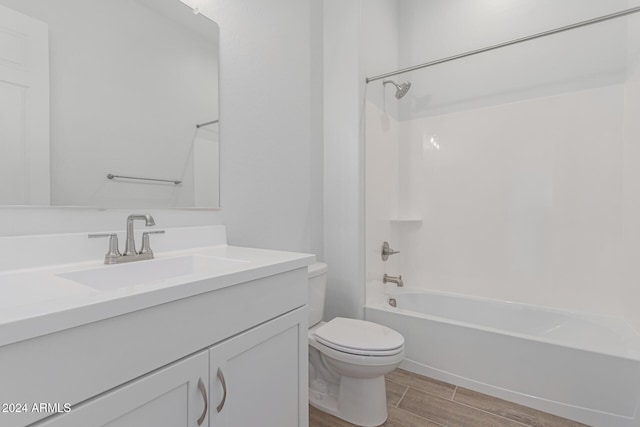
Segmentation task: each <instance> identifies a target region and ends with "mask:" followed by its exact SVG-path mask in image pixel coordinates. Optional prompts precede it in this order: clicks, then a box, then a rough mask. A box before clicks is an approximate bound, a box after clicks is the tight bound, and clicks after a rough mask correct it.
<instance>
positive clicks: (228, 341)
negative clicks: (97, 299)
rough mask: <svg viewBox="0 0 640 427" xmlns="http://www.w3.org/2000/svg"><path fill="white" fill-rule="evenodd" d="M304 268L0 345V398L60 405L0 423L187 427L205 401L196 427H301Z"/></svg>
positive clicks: (208, 286)
mask: <svg viewBox="0 0 640 427" xmlns="http://www.w3.org/2000/svg"><path fill="white" fill-rule="evenodd" d="M307 264H308V258H301V257H299V258H298V259H297V260H296V261H295V263H293V262H291V263H289V264H288V265H285V266H282V265H281V266H279V267H278V266H276V267H272V266H267V267H265V268H262V269H255V270H248V269H247V270H245V271H244V272H243V273H242V274H239V275H237V276H230V277H231V278H229V279H225V280H228V281H229V282H232V283H225V284H224V286H220V285H218V284H217V283H219V281H220V280H222V279H220V278H212V279H210V280H212V282H209V281H208V280H209V279H207V280H201V281H197V282H193V283H187V284H185V285H181V286H185V287H187V288H189V287H190V288H189V289H190V290H189V293H190V294H187V295H186V296H184V297H176V298H173V297H172V299H171V300H170V301H166V302H162V303H156V304H154V305H150V306H148V307H146V308H144V309H137V310H128V311H125V312H123V313H121V314H118V315H113V313H110V315H109V316H108V317H105V318H103V319H100V320H96V321H93V322H89V323H85V324H81V325H77V326H74V327H68V328H65V329H61V330H59V331H57V332H55V333H49V334H46V335H41V336H36V337H33V338H28V339H24V340H21V341H16V342H14V343H11V344H7V345H3V346H0V378H1V379H2V382H1V383H0V402H26V403H29V404H32V403H34V402H45V403H59V404H60V405H64V404H67V403H68V404H70V405H71V412H68V413H59V414H55V413H54V414H51V413H37V412H28V413H21V414H15V413H13V414H0V425H1V426H3V427H22V426H27V425H33V426H38V427H43V426H46V427H75V426H78V427H80V426H82V427H87V426H110V427H115V426H118V427H120V426H136V427H140V426H142V427H146V426H153V427H164V426H167V427H182V426H184V427H191V426H193V427H198V419H199V418H200V416H201V415H202V414H203V413H205V401H206V403H207V406H208V407H207V408H206V409H207V411H206V415H205V418H204V419H202V424H201V426H211V427H224V426H229V427H231V426H233V427H241V426H253V425H259V426H261V427H295V426H298V427H307V426H308V420H307V417H308V412H307V381H308V372H307V369H308V368H307V363H308V360H307V357H308V356H307V351H308V350H307V341H306V339H307V322H308V320H307V308H306V304H307V289H308V287H307V268H306V265H307ZM216 280H217V281H218V282H215V281H216ZM233 281H235V282H233ZM169 291H170V292H172V293H173V292H178V291H177V290H176V289H173V288H172V289H170V290H169ZM177 295H178V294H177ZM142 297H144V298H147V296H146V295H143V296H138V298H142ZM126 298H136V297H135V296H134V297H126ZM149 298H151V297H149ZM125 302H127V304H126V305H125V304H120V303H119V305H118V307H121V306H122V307H124V306H132V305H133V304H134V303H135V300H134V299H131V300H128V299H125ZM101 307H102V306H100V305H96V306H87V307H82V308H80V310H81V311H80V312H77V313H79V314H80V315H82V314H83V313H85V314H86V312H83V311H82V310H93V311H92V312H91V313H90V314H91V315H93V314H94V312H100V310H101ZM68 315H69V313H67V312H63V313H61V314H60V315H56V316H53V317H50V318H49V322H58V323H60V324H63V323H64V322H67V321H68V319H69V318H68V317H67V316H68ZM74 316H78V314H75V315H74ZM75 319H76V317H73V318H72V320H74V321H75ZM27 326H29V325H28V324H25V326H24V327H25V328H26V327H27ZM37 326H38V327H39V325H37ZM218 372H220V374H218ZM221 378H224V383H225V384H224V385H225V386H226V398H225V391H224V389H225V388H224V387H223V383H222V380H221ZM205 395H206V397H205ZM205 399H206V400H205ZM223 400H224V405H222V406H220V411H218V410H217V407H218V406H219V405H220V402H222V401H223Z"/></svg>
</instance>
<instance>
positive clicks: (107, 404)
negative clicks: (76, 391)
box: [37, 350, 209, 427]
mask: <svg viewBox="0 0 640 427" xmlns="http://www.w3.org/2000/svg"><path fill="white" fill-rule="evenodd" d="M208 376H209V354H208V351H206V350H204V351H201V352H200V353H197V354H195V355H193V356H190V357H188V358H186V359H184V360H181V361H179V362H176V363H173V364H171V365H169V366H167V367H166V368H162V369H160V370H158V371H155V372H152V373H150V374H148V375H145V376H144V377H142V378H140V379H139V380H135V381H133V382H131V383H128V384H126V385H123V386H121V387H118V388H117V389H115V390H113V391H110V392H107V393H105V394H104V395H101V396H98V397H96V398H94V399H92V400H89V401H87V402H85V403H83V404H80V405H78V406H75V407H73V408H72V409H71V412H68V413H66V414H62V415H59V416H55V417H53V418H50V419H49V420H44V421H43V422H41V423H38V424H37V425H38V426H46V427H87V426H108V427H131V426H136V427H178V426H179V427H182V426H185V427H191V426H193V427H197V426H199V425H202V426H208V419H207V418H208V414H207V413H205V410H206V407H205V406H206V402H207V401H206V399H207V397H206V394H207V388H208V384H207V382H208V381H207V378H208ZM199 384H202V385H199ZM203 414H204V417H203V418H202V420H201V423H198V419H199V418H200V417H201V416H203Z"/></svg>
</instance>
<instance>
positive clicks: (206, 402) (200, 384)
mask: <svg viewBox="0 0 640 427" xmlns="http://www.w3.org/2000/svg"><path fill="white" fill-rule="evenodd" d="M198 390H200V394H202V399H203V400H204V411H202V415H200V418H198V425H199V426H201V425H202V423H203V422H204V419H205V417H206V416H207V411H208V410H209V398H208V397H207V389H206V388H205V387H204V383H203V382H202V378H200V379H198Z"/></svg>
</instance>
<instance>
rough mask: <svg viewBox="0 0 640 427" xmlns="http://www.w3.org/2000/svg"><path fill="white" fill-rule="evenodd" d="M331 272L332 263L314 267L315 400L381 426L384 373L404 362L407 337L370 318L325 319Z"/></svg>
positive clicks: (359, 420) (311, 345) (312, 361)
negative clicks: (326, 294) (328, 274)
mask: <svg viewBox="0 0 640 427" xmlns="http://www.w3.org/2000/svg"><path fill="white" fill-rule="evenodd" d="M326 271H327V266H326V264H321V263H316V264H314V265H312V266H310V267H309V291H310V292H309V295H310V298H309V307H310V310H309V313H310V317H309V325H310V326H311V327H310V328H309V403H310V404H311V405H312V406H314V407H316V408H318V409H319V410H321V411H324V412H327V413H329V414H332V415H334V416H336V417H338V418H341V419H343V420H345V421H348V422H350V423H352V424H356V425H359V426H365V427H369V426H371V427H373V426H379V425H381V424H383V423H384V422H385V421H386V419H387V402H386V391H385V381H384V375H385V374H387V373H389V372H391V371H392V370H394V369H395V368H396V367H398V365H399V364H400V362H402V360H403V358H404V338H403V337H402V335H400V334H399V333H398V332H396V331H394V330H392V329H390V328H387V327H386V326H382V325H378V324H376V323H373V322H368V321H365V320H357V319H346V318H342V317H336V318H334V319H332V320H331V321H329V322H321V321H320V318H321V315H322V311H323V310H322V308H323V306H324V287H325V284H326ZM320 301H321V302H322V305H321V306H320V307H321V308H320V309H318V304H319V303H320Z"/></svg>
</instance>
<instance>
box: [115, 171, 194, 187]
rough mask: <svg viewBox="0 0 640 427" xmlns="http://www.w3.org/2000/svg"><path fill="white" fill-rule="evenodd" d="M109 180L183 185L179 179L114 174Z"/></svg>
mask: <svg viewBox="0 0 640 427" xmlns="http://www.w3.org/2000/svg"><path fill="white" fill-rule="evenodd" d="M107 178H109V179H114V178H125V179H139V180H141V181H156V182H171V183H172V184H175V185H178V184H181V183H182V181H179V180H177V179H156V178H141V177H136V176H124V175H114V174H112V173H110V174H108V175H107Z"/></svg>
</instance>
